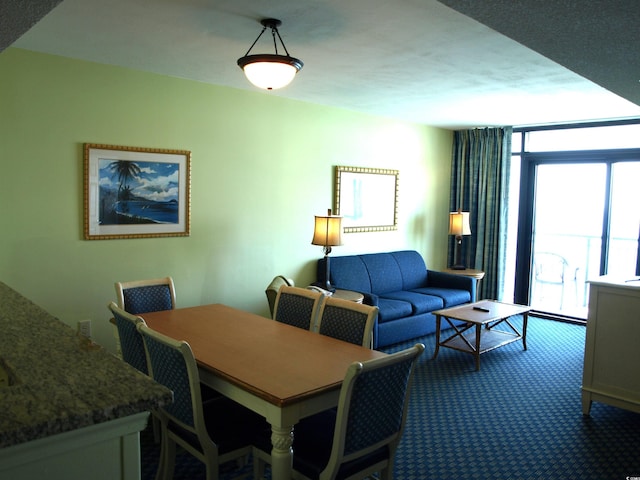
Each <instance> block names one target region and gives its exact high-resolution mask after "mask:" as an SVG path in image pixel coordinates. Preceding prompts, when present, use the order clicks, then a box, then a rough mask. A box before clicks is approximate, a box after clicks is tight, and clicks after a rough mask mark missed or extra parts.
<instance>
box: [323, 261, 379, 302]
mask: <svg viewBox="0 0 640 480" xmlns="http://www.w3.org/2000/svg"><path fill="white" fill-rule="evenodd" d="M319 265H320V264H319ZM322 268H324V264H322V265H321V267H319V268H318V272H319V273H322ZM329 269H330V271H329V276H330V277H331V284H332V285H337V287H338V288H342V289H345V290H353V291H355V292H362V293H371V291H372V290H371V281H370V280H369V272H368V271H367V267H366V265H365V264H364V262H363V261H362V260H361V259H360V257H359V256H357V255H353V256H345V257H332V258H330V259H329ZM323 277H324V275H322V276H320V275H319V278H320V279H321V280H322V279H323Z"/></svg>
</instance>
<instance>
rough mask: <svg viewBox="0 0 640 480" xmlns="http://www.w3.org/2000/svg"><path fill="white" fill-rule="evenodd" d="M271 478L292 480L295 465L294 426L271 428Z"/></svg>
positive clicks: (273, 426)
mask: <svg viewBox="0 0 640 480" xmlns="http://www.w3.org/2000/svg"><path fill="white" fill-rule="evenodd" d="M271 445H272V447H273V448H272V450H271V478H273V480H290V479H291V477H292V465H293V449H292V448H291V445H293V426H283V427H277V426H275V425H272V426H271Z"/></svg>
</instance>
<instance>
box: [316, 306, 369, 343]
mask: <svg viewBox="0 0 640 480" xmlns="http://www.w3.org/2000/svg"><path fill="white" fill-rule="evenodd" d="M377 315H378V307H372V306H371V305H362V304H360V303H356V302H350V301H348V300H343V299H340V298H333V297H327V298H326V299H325V301H324V302H323V303H322V305H321V306H320V311H319V313H318V332H319V333H320V334H322V335H328V336H330V337H333V338H337V339H340V340H343V341H345V342H349V343H355V344H356V345H362V346H363V347H367V348H371V347H372V345H373V324H374V322H375V320H376V316H377Z"/></svg>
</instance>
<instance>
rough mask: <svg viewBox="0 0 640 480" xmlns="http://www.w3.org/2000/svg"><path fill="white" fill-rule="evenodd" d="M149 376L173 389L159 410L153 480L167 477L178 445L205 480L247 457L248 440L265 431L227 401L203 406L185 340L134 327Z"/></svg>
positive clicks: (260, 421)
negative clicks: (157, 460) (194, 461)
mask: <svg viewBox="0 0 640 480" xmlns="http://www.w3.org/2000/svg"><path fill="white" fill-rule="evenodd" d="M138 331H139V332H140V334H141V336H142V339H143V343H144V347H145V351H146V355H147V360H148V363H149V371H150V374H151V377H152V378H153V379H154V380H155V381H157V382H158V383H161V384H162V385H164V386H166V387H167V388H169V389H170V390H172V391H173V403H171V404H170V405H167V406H164V407H161V408H160V409H159V413H160V415H159V416H160V422H161V426H162V435H161V438H162V443H161V447H160V465H159V468H158V473H157V475H156V479H157V480H160V479H166V480H168V479H171V478H173V473H174V469H175V454H176V446H179V447H181V448H182V449H184V450H186V451H187V452H189V453H190V454H191V455H193V456H194V457H196V458H197V459H199V460H200V461H201V462H203V463H204V464H205V466H206V478H207V480H216V479H218V477H219V467H220V465H222V464H223V463H226V462H228V461H232V460H242V459H243V458H246V456H247V455H249V454H250V453H251V439H252V437H253V436H254V435H255V432H257V431H267V430H269V429H268V424H267V423H266V421H265V420H264V419H263V418H262V417H260V416H259V415H257V414H255V413H254V412H252V411H250V410H248V409H246V408H244V407H243V406H241V405H239V404H238V403H236V402H234V401H232V400H230V399H228V398H226V397H218V398H216V399H214V400H210V401H208V402H206V403H203V402H202V398H201V392H200V377H199V373H198V366H197V364H196V360H195V357H194V356H193V352H192V350H191V347H190V346H189V344H188V343H187V342H184V341H178V340H174V339H172V338H170V337H167V336H165V335H162V334H160V333H158V332H156V331H154V330H152V329H151V328H149V327H148V326H147V325H145V324H140V325H139V326H138Z"/></svg>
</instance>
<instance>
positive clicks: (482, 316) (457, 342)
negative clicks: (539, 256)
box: [433, 300, 531, 370]
mask: <svg viewBox="0 0 640 480" xmlns="http://www.w3.org/2000/svg"><path fill="white" fill-rule="evenodd" d="M530 310H531V307H528V306H526V305H516V304H511V303H502V302H497V301H494V300H482V301H480V302H475V303H467V304H464V305H459V306H457V307H452V308H444V309H441V310H436V311H435V312H433V314H434V315H435V316H436V350H435V352H434V354H433V358H434V359H435V358H436V357H437V356H438V351H439V350H440V347H447V348H453V349H454V350H459V351H461V352H467V353H470V354H472V355H473V356H474V357H475V359H476V370H480V354H482V353H485V352H488V351H489V350H493V349H494V348H498V347H501V346H503V345H507V344H508V343H511V342H515V341H517V340H520V339H522V346H523V347H524V349H525V350H526V349H527V320H528V317H529V311H530ZM519 314H522V316H523V320H522V333H521V332H520V331H518V329H517V328H516V327H514V326H513V324H512V323H511V322H510V321H509V317H512V316H513V315H519ZM443 318H444V319H445V320H446V321H447V322H448V323H449V325H451V326H452V327H453V329H454V331H455V333H454V334H453V335H451V336H450V337H448V338H446V339H445V340H442V341H440V330H441V328H440V327H441V323H442V319H443ZM453 320H461V321H463V322H466V324H464V325H456V323H455V322H454V321H453ZM498 325H502V328H496V327H497V326H498ZM474 326H475V331H474V330H473V327H474ZM483 326H484V328H482V327H483ZM505 327H509V328H508V329H506V328H505Z"/></svg>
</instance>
